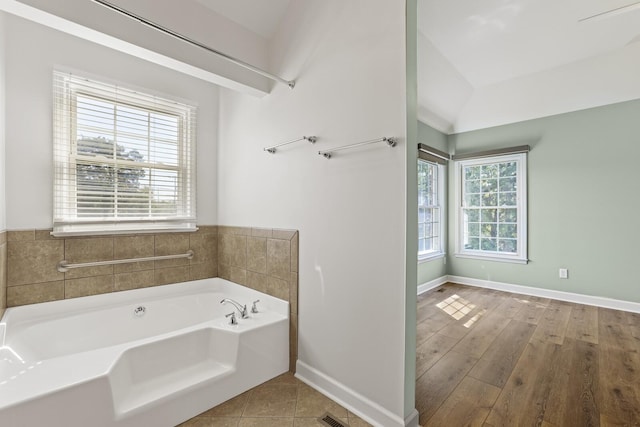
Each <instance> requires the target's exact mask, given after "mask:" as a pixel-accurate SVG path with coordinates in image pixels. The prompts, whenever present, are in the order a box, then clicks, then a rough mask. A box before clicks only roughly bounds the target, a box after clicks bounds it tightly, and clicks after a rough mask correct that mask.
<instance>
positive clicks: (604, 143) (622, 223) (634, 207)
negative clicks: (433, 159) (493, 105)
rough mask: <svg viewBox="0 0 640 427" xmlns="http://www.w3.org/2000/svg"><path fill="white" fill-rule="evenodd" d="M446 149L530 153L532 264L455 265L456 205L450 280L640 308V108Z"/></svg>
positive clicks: (566, 119) (495, 133) (503, 129)
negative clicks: (561, 274)
mask: <svg viewBox="0 0 640 427" xmlns="http://www.w3.org/2000/svg"><path fill="white" fill-rule="evenodd" d="M448 141H449V147H450V148H451V150H455V152H458V153H463V152H473V151H479V150H485V149H490V148H499V147H508V146H515V145H523V144H529V145H530V146H531V147H532V149H531V152H530V153H529V158H528V187H529V188H528V213H529V215H528V228H529V233H528V240H529V242H528V243H529V244H528V247H529V253H528V255H529V259H530V260H531V261H530V263H529V264H527V265H519V264H510V263H501V262H490V261H482V260H470V259H461V258H456V257H455V256H454V255H453V251H454V250H455V242H454V240H453V239H454V238H455V237H454V233H453V231H454V230H455V228H454V227H455V217H454V209H455V205H454V202H455V201H454V200H452V199H453V198H452V197H451V198H450V200H449V248H450V251H449V252H450V253H451V254H450V256H449V258H448V260H447V261H448V274H452V275H457V276H464V277H471V278H477V279H484V280H491V281H496V282H505V283H512V284H519V285H526V286H531V287H538V288H546V289H553V290H559V291H566V292H573V293H578V294H586V295H595V296H603V297H609V298H615V299H621V300H627V301H634V302H640V286H638V285H639V284H640V280H639V279H638V266H636V264H635V263H636V262H638V261H637V259H638V254H639V253H640V249H639V248H640V225H639V223H638V218H639V215H638V213H639V212H640V180H639V179H638V176H637V175H635V173H636V171H637V170H638V169H639V166H638V160H639V159H640V101H630V102H624V103H619V104H613V105H609V106H605V107H599V108H593V109H588V110H583V111H578V112H573V113H567V114H562V115H557V116H551V117H546V118H541V119H536V120H530V121H526V122H520V123H515V124H510V125H505V126H499V127H495V128H489V129H483V130H478V131H472V132H467V133H462V134H458V135H451V136H449V139H448ZM453 169H454V168H450V171H449V182H451V183H453V182H454V181H453V178H454V176H453V173H454V171H453ZM452 185H453V184H452ZM450 188H451V187H450ZM560 267H564V268H568V269H569V279H568V280H565V279H559V278H558V268H560Z"/></svg>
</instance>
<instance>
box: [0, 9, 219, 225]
mask: <svg viewBox="0 0 640 427" xmlns="http://www.w3.org/2000/svg"><path fill="white" fill-rule="evenodd" d="M4 28H5V31H6V35H7V40H6V128H5V130H6V158H7V159H8V161H7V165H6V172H5V179H6V203H7V209H6V212H7V217H6V223H7V228H8V229H26V228H49V227H51V226H52V206H53V190H52V189H53V160H52V159H53V157H52V134H53V130H52V93H53V90H52V71H53V68H54V66H63V67H65V68H72V69H75V70H77V71H78V72H86V73H89V74H92V75H97V76H104V77H105V78H107V79H110V80H115V81H119V82H121V83H123V84H125V85H127V84H129V85H133V87H139V88H144V89H147V90H150V91H153V92H154V93H158V94H163V95H168V96H172V97H177V98H181V99H186V100H190V101H192V102H196V103H197V104H198V106H199V109H198V133H197V138H198V145H197V154H198V164H197V179H198V181H197V185H198V197H197V213H198V223H199V224H216V223H217V217H216V214H217V211H216V184H217V181H216V178H217V177H216V168H215V158H216V144H217V117H218V88H217V86H214V85H212V84H209V83H205V82H203V81H201V80H197V79H194V78H192V77H188V76H185V75H184V74H180V73H178V72H175V71H171V70H169V69H166V68H163V67H160V66H157V65H154V64H151V63H149V62H146V61H143V60H140V59H137V58H135V57H132V56H129V55H126V54H123V53H120V52H117V51H114V50H111V49H109V48H106V47H103V46H99V45H96V44H93V43H91V42H88V41H85V40H82V39H79V38H76V37H73V36H70V35H67V34H64V33H61V32H59V31H56V30H52V29H50V28H48V27H44V26H42V25H39V24H35V23H33V22H30V21H26V20H23V19H22V18H17V17H15V16H12V15H7V16H6V18H5V25H4Z"/></svg>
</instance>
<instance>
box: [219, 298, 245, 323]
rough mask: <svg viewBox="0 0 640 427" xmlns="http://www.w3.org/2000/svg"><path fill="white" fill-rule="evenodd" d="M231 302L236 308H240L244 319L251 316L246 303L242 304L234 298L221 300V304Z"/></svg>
mask: <svg viewBox="0 0 640 427" xmlns="http://www.w3.org/2000/svg"><path fill="white" fill-rule="evenodd" d="M226 303H229V304H231V305H233V306H234V307H235V308H236V310H238V313H240V317H241V318H243V319H248V318H249V313H248V312H247V306H246V305H244V306H243V305H242V304H240V303H239V302H237V301H234V300H232V299H231V298H224V299H223V300H222V301H220V304H226Z"/></svg>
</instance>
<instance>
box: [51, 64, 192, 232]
mask: <svg viewBox="0 0 640 427" xmlns="http://www.w3.org/2000/svg"><path fill="white" fill-rule="evenodd" d="M195 135H196V108H195V107H194V106H191V105H186V104H183V103H179V102H176V101H172V100H168V99H163V98H160V97H158V96H154V95H149V94H145V93H140V92H139V91H135V90H130V89H126V88H123V87H121V86H117V85H112V84H106V83H101V82H98V81H94V80H89V79H86V78H83V77H78V76H76V75H72V74H69V73H62V72H58V71H56V72H54V164H55V177H54V230H53V234H54V235H74V234H76V235H77V234H114V233H130V232H145V231H148V232H156V231H189V230H195V226H196V211H195V208H196V207H195V196H196V193H195Z"/></svg>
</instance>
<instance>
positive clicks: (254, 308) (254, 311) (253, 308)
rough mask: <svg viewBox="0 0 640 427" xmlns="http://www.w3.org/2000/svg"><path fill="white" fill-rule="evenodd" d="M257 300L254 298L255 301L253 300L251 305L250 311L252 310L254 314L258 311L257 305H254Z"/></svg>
mask: <svg viewBox="0 0 640 427" xmlns="http://www.w3.org/2000/svg"><path fill="white" fill-rule="evenodd" d="M258 302H260V300H259V299H257V300H255V301H254V302H253V307H251V312H252V313H254V314H255V313H259V311H258V307H257V306H256V303H258Z"/></svg>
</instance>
